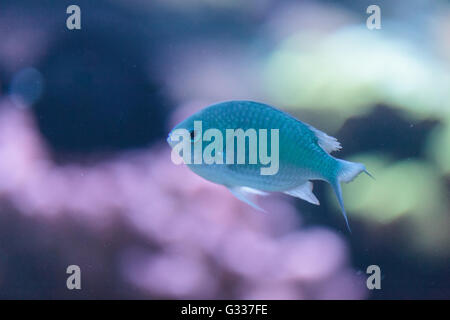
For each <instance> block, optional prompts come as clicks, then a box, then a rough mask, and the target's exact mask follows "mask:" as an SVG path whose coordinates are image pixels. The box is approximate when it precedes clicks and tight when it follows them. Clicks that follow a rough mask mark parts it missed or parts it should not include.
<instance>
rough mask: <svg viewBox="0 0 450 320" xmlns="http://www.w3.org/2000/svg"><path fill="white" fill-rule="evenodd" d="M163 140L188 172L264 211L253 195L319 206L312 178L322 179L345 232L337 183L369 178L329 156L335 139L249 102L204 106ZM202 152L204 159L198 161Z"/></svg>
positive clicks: (334, 148)
mask: <svg viewBox="0 0 450 320" xmlns="http://www.w3.org/2000/svg"><path fill="white" fill-rule="evenodd" d="M233 130H234V131H233ZM237 130H241V131H240V133H241V136H242V133H243V134H244V138H243V139H244V140H243V142H242V141H241V142H242V143H241V144H240V145H238V144H239V141H237V140H238V134H236V132H237ZM258 133H259V135H258ZM255 136H256V138H255ZM252 138H253V139H252ZM269 138H270V139H269ZM264 140H265V141H266V142H264ZM268 140H270V144H269V143H268V142H269V141H268ZM255 141H257V142H255ZM167 142H168V143H169V145H170V146H171V147H172V152H175V153H176V154H178V155H179V156H183V160H184V161H183V162H184V163H185V164H186V165H187V166H188V167H189V169H191V170H192V171H193V172H194V173H196V174H198V175H199V176H201V177H203V178H204V179H206V180H209V181H211V182H213V183H216V184H220V185H223V186H225V187H226V188H228V189H229V190H230V192H231V193H232V194H233V195H234V196H235V197H236V198H238V199H239V200H241V201H243V202H245V203H247V204H248V205H250V206H252V207H254V208H256V209H258V210H261V211H264V210H263V209H262V208H260V207H259V206H258V205H257V204H256V203H255V202H256V197H257V196H266V195H268V194H270V193H272V192H281V193H284V194H287V195H290V196H293V197H297V198H300V199H302V200H305V201H307V202H309V203H312V204H314V205H319V204H320V203H319V200H318V199H317V197H316V196H315V195H314V193H313V183H312V181H315V180H322V181H326V182H328V183H329V184H330V185H331V187H332V189H333V191H334V193H335V195H336V197H337V200H338V203H339V206H340V209H341V212H342V215H343V216H344V219H345V223H346V226H347V228H348V230H349V232H350V233H351V229H350V225H349V222H348V218H347V213H346V211H345V207H344V201H343V199H342V190H341V182H345V183H348V182H350V181H352V180H353V179H354V178H356V177H357V176H358V175H359V174H360V173H361V172H365V173H366V174H368V175H369V176H371V175H370V173H369V172H368V171H367V170H366V167H365V166H364V165H363V164H361V163H356V162H350V161H346V160H343V159H338V158H335V157H333V156H332V155H331V153H332V152H334V151H338V150H340V149H341V144H340V143H339V141H338V140H337V139H336V138H334V137H331V136H329V135H328V134H326V133H324V132H322V131H320V130H318V129H316V128H314V127H313V126H311V125H309V124H307V123H304V122H302V121H300V120H297V119H296V118H294V117H293V116H291V115H290V114H288V113H286V112H284V111H281V110H278V109H277V108H275V107H272V106H270V105H268V104H264V103H260V102H255V101H247V100H233V101H225V102H220V103H216V104H213V105H210V106H208V107H206V108H204V109H202V110H200V111H198V112H196V113H195V114H193V115H191V116H190V117H188V118H186V119H185V120H183V121H181V122H180V123H179V124H177V125H176V126H175V127H174V128H173V129H172V130H171V131H170V133H169V135H168V138H167ZM183 142H184V144H183ZM213 142H214V144H213ZM264 143H267V144H266V145H265V146H264ZM224 145H226V148H224V147H223V146H224ZM230 145H231V146H230ZM255 145H256V148H255ZM228 146H230V147H229V148H228ZM182 147H185V148H184V149H183V148H182ZM242 147H244V152H243V158H244V162H242V158H241V159H240V160H241V161H239V151H241V149H242ZM212 149H213V150H212ZM263 149H264V150H263ZM192 150H194V152H192ZM207 151H208V152H207ZM269 154H270V156H269ZM208 155H209V159H207V158H208ZM255 155H256V156H255ZM258 155H259V158H258V157H257V156H258ZM202 156H203V157H204V159H203V160H204V161H201V160H202V159H200V158H201V157H202ZM199 157H200V158H199ZM252 157H253V162H251V161H250V160H251V159H252ZM255 158H257V159H256V161H255ZM199 160H200V161H199ZM212 160H215V161H212ZM268 160H270V162H269V161H268ZM264 170H265V171H264ZM371 177H372V176H371Z"/></svg>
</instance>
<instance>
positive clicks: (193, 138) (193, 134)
mask: <svg viewBox="0 0 450 320" xmlns="http://www.w3.org/2000/svg"><path fill="white" fill-rule="evenodd" d="M189 135H190V137H191V142H197V141H198V140H199V138H200V135H199V134H198V133H197V132H196V131H195V130H191V131H190V132H189Z"/></svg>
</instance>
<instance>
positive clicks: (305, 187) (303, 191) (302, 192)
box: [284, 181, 320, 205]
mask: <svg viewBox="0 0 450 320" xmlns="http://www.w3.org/2000/svg"><path fill="white" fill-rule="evenodd" d="M312 189H313V184H312V182H311V181H307V182H305V183H304V184H301V185H300V186H298V187H296V188H295V189H292V190H288V191H285V192H284V193H285V194H288V195H290V196H293V197H297V198H300V199H303V200H306V201H308V202H309V203H312V204H315V205H319V204H320V203H319V200H318V199H317V198H316V196H315V195H314V193H313V192H312Z"/></svg>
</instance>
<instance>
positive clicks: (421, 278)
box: [0, 0, 450, 299]
mask: <svg viewBox="0 0 450 320" xmlns="http://www.w3.org/2000/svg"><path fill="white" fill-rule="evenodd" d="M72 4H77V5H78V6H79V7H80V8H81V30H68V29H67V27H66V19H67V17H68V16H69V14H67V13H66V9H67V7H68V6H69V5H72ZM371 4H377V5H379V6H380V8H381V26H382V29H380V30H369V29H368V28H367V27H366V19H367V18H368V17H369V14H367V13H366V9H367V7H368V6H369V5H371ZM449 66H450V1H444V0H435V1H427V0H410V1H400V0H397V1H392V0H391V1H383V0H377V1H372V0H371V1H366V0H360V1H350V0H342V1H337V0H335V1H333V0H323V1H312V0H311V1H288V0H281V1H280V0H248V1H238V0H154V1H145V0H114V1H112V0H110V1H101V0H96V1H76V0H72V1H63V0H61V1H50V0H39V1H31V0H29V1H24V0H22V1H17V0H15V1H12V0H2V1H1V3H0V298H4V299H5V298H7V299H23V298H31V299H50V298H62V299H79V298H88V299H102V298H113V299H131V298H137V299H155V298H169V299H172V298H191V299H198V298H203V299H223V298H232V299H240V298H249V299H380V298H381V299H406V298H413V299H418V298H434V299H448V298H450V259H449V258H450V232H449V230H450V197H449V195H450V108H449V107H450V90H449V88H450V73H449ZM232 99H250V100H257V101H261V102H265V103H268V104H272V105H274V106H277V107H279V108H281V109H283V110H285V111H287V112H289V113H291V114H293V115H294V116H296V117H297V118H299V119H301V120H302V121H305V122H308V123H310V124H312V125H314V126H315V127H317V128H319V129H321V130H323V131H325V132H327V133H328V134H330V135H333V136H335V137H337V138H338V139H339V140H340V142H341V143H342V145H343V149H342V151H340V152H339V153H336V154H335V156H337V157H339V158H344V159H348V160H353V161H360V162H363V163H365V165H366V167H367V168H368V170H369V171H370V172H371V173H372V174H373V175H374V176H375V178H376V180H375V181H374V180H371V179H369V178H368V177H365V176H361V177H359V178H358V179H356V180H355V181H354V182H352V183H351V184H348V185H345V186H344V189H343V192H344V201H345V203H346V207H347V211H348V213H349V218H350V224H351V226H352V229H353V234H351V235H350V234H349V233H348V232H347V231H346V228H345V224H344V220H343V219H342V216H341V214H340V212H339V208H338V207H337V201H336V200H335V198H334V195H333V194H332V192H331V188H330V187H329V186H328V185H325V184H324V183H320V182H316V183H315V193H316V195H317V197H318V198H319V199H320V202H321V206H319V207H317V206H313V205H310V204H308V203H306V202H305V201H302V200H298V199H294V198H291V197H288V196H283V195H277V194H274V195H271V196H270V197H267V198H264V199H262V200H261V202H262V203H261V205H262V206H263V207H264V208H265V209H266V210H267V211H269V213H270V214H261V213H260V212H257V211H254V210H253V209H252V208H250V207H249V206H247V205H246V204H243V203H241V202H239V201H238V200H236V199H235V198H234V197H233V196H232V195H231V194H230V193H229V192H228V190H226V189H225V188H223V187H221V186H217V185H214V184H211V183H209V182H207V181H205V180H203V179H201V178H200V177H198V176H196V175H194V174H193V173H192V172H190V171H189V170H188V169H187V168H186V167H184V166H176V165H174V164H173V163H172V162H171V160H170V149H169V146H168V145H167V144H166V143H165V138H166V136H167V133H168V132H169V130H170V129H171V127H172V126H173V125H174V124H176V123H177V121H179V120H181V119H183V118H184V117H186V116H188V115H190V114H192V113H193V112H195V111H196V110H199V109H201V108H203V107H205V106H207V105H208V104H211V103H213V102H217V101H223V100H232ZM72 264H75V265H78V266H80V268H81V286H82V289H81V290H72V291H70V290H68V289H67V288H66V279H67V277H68V276H69V275H68V274H66V268H67V266H69V265H72ZM372 264H376V265H379V266H380V268H381V272H382V280H381V290H368V289H367V287H366V279H367V276H368V275H367V274H366V268H367V267H368V266H369V265H372Z"/></svg>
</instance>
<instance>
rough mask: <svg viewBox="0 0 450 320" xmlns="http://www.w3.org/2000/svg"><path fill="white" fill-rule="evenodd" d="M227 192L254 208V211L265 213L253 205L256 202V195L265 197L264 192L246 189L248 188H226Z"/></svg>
mask: <svg viewBox="0 0 450 320" xmlns="http://www.w3.org/2000/svg"><path fill="white" fill-rule="evenodd" d="M228 190H230V192H231V193H232V194H233V195H234V196H235V197H236V198H238V199H239V200H241V201H243V202H245V203H246V204H248V205H249V206H251V207H253V208H255V209H256V210H259V211H263V212H266V211H265V210H264V209H262V208H260V207H259V206H258V205H256V204H255V203H254V201H255V200H256V195H267V193H266V192H264V191H260V190H256V189H252V188H248V187H228Z"/></svg>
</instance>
